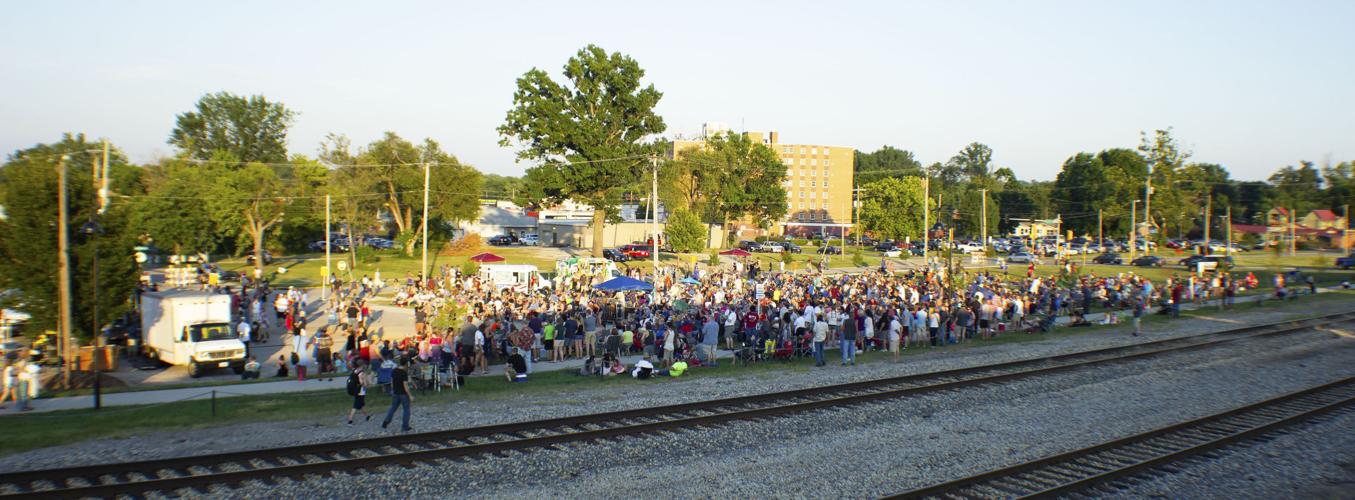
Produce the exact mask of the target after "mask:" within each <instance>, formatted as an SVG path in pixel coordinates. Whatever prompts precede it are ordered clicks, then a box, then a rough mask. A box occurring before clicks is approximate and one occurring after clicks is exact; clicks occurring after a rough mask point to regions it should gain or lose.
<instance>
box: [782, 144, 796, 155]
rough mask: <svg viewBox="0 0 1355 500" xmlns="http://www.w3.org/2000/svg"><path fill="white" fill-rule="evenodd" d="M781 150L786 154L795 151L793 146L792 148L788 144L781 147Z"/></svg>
mask: <svg viewBox="0 0 1355 500" xmlns="http://www.w3.org/2000/svg"><path fill="white" fill-rule="evenodd" d="M781 152H782V153H786V154H790V153H794V152H795V148H792V147H790V146H786V147H783V148H781Z"/></svg>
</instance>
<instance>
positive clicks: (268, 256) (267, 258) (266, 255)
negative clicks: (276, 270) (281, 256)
mask: <svg viewBox="0 0 1355 500" xmlns="http://www.w3.org/2000/svg"><path fill="white" fill-rule="evenodd" d="M262 255H263V265H265V266H266V265H269V264H272V263H273V254H272V253H271V252H269V251H268V250H264V251H263V252H262ZM245 262H247V263H249V265H251V266H252V265H254V252H250V253H249V255H248V256H246V257H245Z"/></svg>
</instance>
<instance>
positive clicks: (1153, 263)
mask: <svg viewBox="0 0 1355 500" xmlns="http://www.w3.org/2000/svg"><path fill="white" fill-rule="evenodd" d="M1129 265H1131V266H1138V267H1162V257H1158V256H1156V255H1144V256H1142V257H1139V258H1137V259H1134V260H1131V261H1129Z"/></svg>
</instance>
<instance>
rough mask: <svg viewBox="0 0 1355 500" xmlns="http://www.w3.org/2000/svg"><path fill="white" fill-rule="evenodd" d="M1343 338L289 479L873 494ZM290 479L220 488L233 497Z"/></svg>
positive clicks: (1259, 378)
mask: <svg viewBox="0 0 1355 500" xmlns="http://www.w3.org/2000/svg"><path fill="white" fill-rule="evenodd" d="M1348 344H1349V342H1348V341H1347V340H1345V339H1341V340H1337V339H1335V338H1334V337H1333V336H1332V335H1330V334H1322V333H1308V334H1300V335H1294V336H1286V337H1279V338H1273V339H1265V340H1259V341H1256V342H1252V343H1247V344H1246V345H1234V346H1232V347H1223V348H1218V349H1211V350H1207V351H1197V352H1195V353H1190V354H1186V353H1182V354H1175V355H1171V356H1167V357H1162V358H1154V359H1152V360H1147V361H1144V362H1135V363H1125V364H1119V365H1115V366H1111V367H1105V368H1103V369H1097V370H1084V371H1077V372H1070V373H1063V374H1060V375H1055V376H1048V377H1040V378H1035V379H1026V380H1022V381H1018V382H1015V383H1010V384H1002V385H994V386H987V387H983V388H973V389H966V390H959V391H951V392H947V393H941V394H934V395H929V396H923V397H918V398H910V399H905V400H892V401H886V402H879V403H874V404H869V405H861V406H855V407H848V408H840V409H832V410H825V411H817V412H811V413H805V414H796V415H793V416H789V417H783V418H776V419H771V420H767V421H764V422H737V423H733V424H729V425H723V426H719V427H715V428H706V429H691V430H685V431H681V432H675V433H663V434H661V435H657V436H650V437H644V438H624V439H620V440H616V441H606V442H599V443H579V444H571V445H566V446H563V447H562V448H563V451H549V452H536V453H528V454H516V453H515V454H512V455H511V456H509V457H507V458H503V457H487V458H484V459H480V460H472V461H467V462H464V463H460V462H453V461H443V462H440V463H436V464H431V465H424V466H419V467H415V468H411V469H400V468H387V469H382V471H381V473H380V474H372V475H367V476H360V477H327V478H323V479H313V480H309V481H306V482H305V483H304V487H303V488H298V489H297V490H296V491H304V492H305V496H320V497H337V496H348V495H353V494H355V493H357V492H382V493H395V494H403V495H420V496H424V495H431V496H447V494H449V493H451V492H456V495H457V496H461V495H466V494H469V495H483V496H488V497H495V498H501V497H527V498H545V497H556V498H582V497H603V498H616V497H632V496H635V497H649V496H654V495H662V496H672V497H679V498H693V497H769V496H770V497H811V496H812V497H824V496H830V495H832V496H847V497H873V496H879V495H883V494H888V493H896V492H900V491H903V490H906V489H910V488H915V487H920V486H925V485H927V484H932V483H936V482H941V481H945V480H948V479H954V478H958V477H961V476H965V475H969V474H973V473H977V472H982V471H986V470H990V469H993V468H997V467H1001V466H1004V465H1010V464H1012V463H1016V462H1020V461H1024V460H1030V459H1034V458H1039V457H1041V456H1046V455H1049V454H1053V453H1058V452H1061V451H1067V450H1070V449H1075V448H1079V447H1083V446H1088V445H1092V444H1096V443H1099V442H1102V441H1106V440H1109V439H1112V438H1115V437H1119V436H1124V435H1129V434H1133V433H1137V432H1143V431H1146V430H1150V429H1152V428H1155V427H1159V426H1163V425H1167V424H1171V423H1175V422H1178V421H1182V420H1187V419H1190V418H1195V417H1199V416H1204V415H1208V414H1211V413H1216V412H1219V411H1224V410H1227V409H1230V408H1233V407H1237V406H1241V405H1244V404H1247V403H1251V402H1255V401H1257V400H1261V399H1265V398H1267V397H1272V396H1275V395H1278V394H1282V393H1286V392H1290V391H1293V390H1297V389H1301V388H1305V387H1308V386H1312V385H1317V384H1319V383H1323V382H1327V381H1330V380H1332V379H1335V378H1340V377H1344V376H1352V375H1355V367H1351V366H1350V363H1348V362H1347V360H1349V359H1351V356H1352V355H1355V345H1348ZM288 491H292V489H291V488H283V489H278V488H267V489H264V488H259V487H247V488H243V489H240V490H235V491H233V492H224V491H223V492H217V493H218V494H228V495H229V496H231V497H239V498H245V497H256V496H261V495H274V496H276V495H278V494H279V493H280V492H281V493H282V494H284V495H286V494H287V493H286V492H288ZM298 496H300V495H298Z"/></svg>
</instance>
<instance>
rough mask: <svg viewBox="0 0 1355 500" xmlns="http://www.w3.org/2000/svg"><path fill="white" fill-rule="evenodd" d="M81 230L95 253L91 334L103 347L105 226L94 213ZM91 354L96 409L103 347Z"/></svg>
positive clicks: (100, 392)
mask: <svg viewBox="0 0 1355 500" xmlns="http://www.w3.org/2000/svg"><path fill="white" fill-rule="evenodd" d="M80 232H82V233H85V236H87V237H88V238H89V243H90V252H91V253H92V254H93V256H92V259H91V266H90V267H92V268H93V269H92V272H91V273H90V274H92V275H93V276H92V277H91V278H90V281H91V282H92V283H91V284H92V287H91V288H90V291H89V298H90V308H91V309H92V311H91V316H93V322H92V323H93V327H92V328H91V330H90V334H91V335H92V336H93V337H92V338H94V339H95V345H98V346H100V347H102V346H103V342H102V340H101V339H102V338H103V337H101V336H100V335H99V245H98V238H99V235H101V234H103V227H102V226H100V225H99V223H98V221H96V220H94V215H90V216H89V222H86V223H85V225H84V226H81V227H80ZM91 354H92V355H93V357H94V359H91V360H90V361H91V371H93V372H94V409H95V410H98V409H100V408H102V407H103V381H102V380H101V379H102V378H103V377H102V376H101V375H100V370H101V369H102V368H103V350H102V349H97V350H95V351H94V352H92V353H91Z"/></svg>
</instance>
